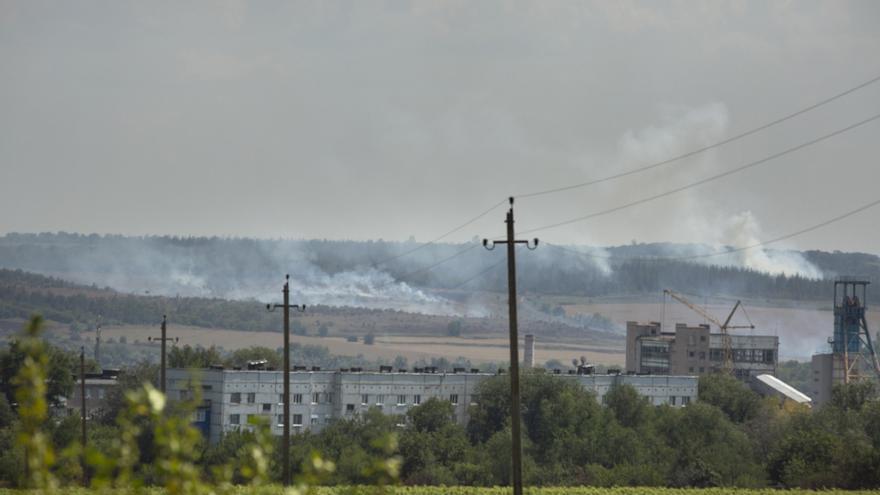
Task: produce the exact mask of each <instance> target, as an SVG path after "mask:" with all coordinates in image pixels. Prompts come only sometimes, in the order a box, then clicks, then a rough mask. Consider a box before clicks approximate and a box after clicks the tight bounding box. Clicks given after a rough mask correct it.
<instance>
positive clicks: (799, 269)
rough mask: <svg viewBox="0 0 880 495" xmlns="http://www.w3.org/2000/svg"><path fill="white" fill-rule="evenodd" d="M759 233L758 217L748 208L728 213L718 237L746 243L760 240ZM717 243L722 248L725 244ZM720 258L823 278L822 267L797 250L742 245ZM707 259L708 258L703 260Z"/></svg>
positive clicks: (756, 267)
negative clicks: (739, 248)
mask: <svg viewBox="0 0 880 495" xmlns="http://www.w3.org/2000/svg"><path fill="white" fill-rule="evenodd" d="M762 237H763V236H762V235H761V227H760V225H759V224H758V220H757V219H756V218H755V216H754V215H753V214H752V212H751V211H743V212H740V213H738V214H735V215H733V216H732V217H730V219H729V220H728V222H727V225H726V228H725V231H724V233H723V235H722V237H721V239H722V240H723V242H724V244H725V245H726V246H730V247H747V246H754V245H756V244H759V243H760V242H761V239H762ZM718 247H719V248H721V249H722V250H723V247H724V246H718ZM720 258H724V261H723V262H725V263H727V264H732V265H735V266H740V267H743V268H748V269H751V270H757V271H760V272H765V273H770V274H772V275H789V276H790V275H800V276H802V277H807V278H812V279H818V278H822V271H821V270H819V269H818V268H817V267H816V266H814V265H813V264H812V263H810V262H809V261H807V260H806V259H805V258H804V257H803V255H801V254H800V253H797V252H792V251H779V250H768V249H765V248H764V247H763V246H762V247H757V248H753V249H744V250H742V251H737V252H736V253H733V254H731V255H729V256H724V257H720ZM708 259H711V258H707V259H706V260H708ZM716 263H717V261H716Z"/></svg>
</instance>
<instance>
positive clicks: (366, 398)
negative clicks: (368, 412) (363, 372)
mask: <svg viewBox="0 0 880 495" xmlns="http://www.w3.org/2000/svg"><path fill="white" fill-rule="evenodd" d="M369 403H370V394H361V405H362V406H366V405H367V404H369Z"/></svg>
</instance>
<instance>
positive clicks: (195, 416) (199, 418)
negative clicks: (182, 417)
mask: <svg viewBox="0 0 880 495" xmlns="http://www.w3.org/2000/svg"><path fill="white" fill-rule="evenodd" d="M207 418H208V414H207V411H205V410H204V409H196V410H195V411H194V412H193V413H192V422H193V423H204V422H205V420H206V419H207Z"/></svg>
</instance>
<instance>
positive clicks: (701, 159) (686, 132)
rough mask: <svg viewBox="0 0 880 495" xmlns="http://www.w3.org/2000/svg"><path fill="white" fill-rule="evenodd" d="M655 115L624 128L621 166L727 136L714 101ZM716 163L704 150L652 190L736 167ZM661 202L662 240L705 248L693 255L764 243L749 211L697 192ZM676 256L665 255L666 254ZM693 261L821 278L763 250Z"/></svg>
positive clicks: (786, 256)
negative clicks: (664, 215) (656, 119)
mask: <svg viewBox="0 0 880 495" xmlns="http://www.w3.org/2000/svg"><path fill="white" fill-rule="evenodd" d="M659 113H660V121H661V123H660V124H659V125H650V126H647V127H645V128H643V129H640V130H629V131H627V132H625V133H624V134H623V136H622V137H621V138H620V142H619V148H620V155H621V158H622V162H623V163H626V164H628V165H627V166H626V167H627V168H632V167H633V164H634V163H636V164H648V163H654V162H659V161H662V160H666V159H668V158H670V157H674V156H678V155H681V154H684V153H687V152H689V151H691V150H695V149H699V148H702V147H705V146H708V145H711V144H713V143H716V142H719V141H721V140H723V139H724V138H725V137H728V136H729V134H728V123H729V120H730V119H729V115H728V110H727V106H726V105H724V104H723V103H720V102H714V103H709V104H707V105H703V106H700V107H695V108H691V107H684V106H673V105H666V106H663V107H661V108H660V112H659ZM722 161H723V160H721V159H720V158H719V156H718V155H717V154H716V152H715V150H709V151H706V152H703V153H700V154H698V155H695V156H692V157H688V158H686V159H685V160H684V161H683V162H676V163H674V164H670V165H669V166H665V167H663V168H662V169H661V170H662V176H661V177H659V178H658V179H657V183H658V184H662V185H660V186H658V189H657V190H656V191H655V192H659V191H661V190H668V189H670V188H674V187H680V186H681V185H683V184H686V183H689V182H693V181H694V180H695V179H697V178H701V177H705V176H708V175H711V174H716V173H718V172H721V171H723V170H726V169H728V168H730V167H732V166H734V165H737V164H732V163H722ZM630 195H631V193H630ZM645 195H647V193H646V194H645ZM623 197H626V196H623ZM664 201H665V203H664V206H663V208H664V209H665V210H666V211H669V215H668V219H669V220H668V228H666V229H665V235H666V237H667V238H666V239H664V240H672V239H685V240H687V241H690V242H694V243H699V244H702V245H703V246H706V247H707V248H708V249H701V248H700V247H699V245H698V244H697V245H694V246H693V247H694V248H695V251H694V252H693V254H708V253H711V252H723V251H726V250H727V248H728V247H732V248H740V247H745V246H751V245H755V244H759V243H760V242H761V241H762V240H764V238H763V236H762V232H761V228H760V222H759V220H758V218H757V217H756V215H755V214H754V213H753V212H752V211H748V210H746V211H740V212H734V213H731V212H730V211H724V209H723V208H722V207H721V206H719V205H718V203H717V202H716V201H715V199H714V198H713V197H711V196H707V195H706V194H705V193H703V192H702V190H701V189H700V188H695V189H692V190H687V191H684V192H682V193H677V194H675V195H673V196H671V197H669V198H666V199H664ZM681 254H682V253H680V252H676V253H669V255H670V256H676V255H681ZM697 260H698V262H701V263H705V264H721V265H727V266H736V267H741V268H747V269H751V270H757V271H761V272H764V273H769V274H786V275H800V276H803V277H808V278H821V277H822V272H821V271H820V270H819V269H818V268H816V267H815V266H814V265H812V264H811V263H809V262H808V261H807V260H806V259H804V257H803V256H802V255H800V254H799V253H793V252H788V251H779V250H768V249H764V248H763V247H758V248H753V249H746V250H743V251H738V252H737V253H734V254H731V255H728V256H716V257H706V258H697Z"/></svg>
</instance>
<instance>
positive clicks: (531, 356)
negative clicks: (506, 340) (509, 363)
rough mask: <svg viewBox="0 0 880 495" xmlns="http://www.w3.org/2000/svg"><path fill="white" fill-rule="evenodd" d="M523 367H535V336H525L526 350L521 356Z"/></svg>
mask: <svg viewBox="0 0 880 495" xmlns="http://www.w3.org/2000/svg"><path fill="white" fill-rule="evenodd" d="M523 366H525V367H526V368H533V367H534V366H535V336H534V335H531V334H529V335H526V349H525V352H524V356H523Z"/></svg>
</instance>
